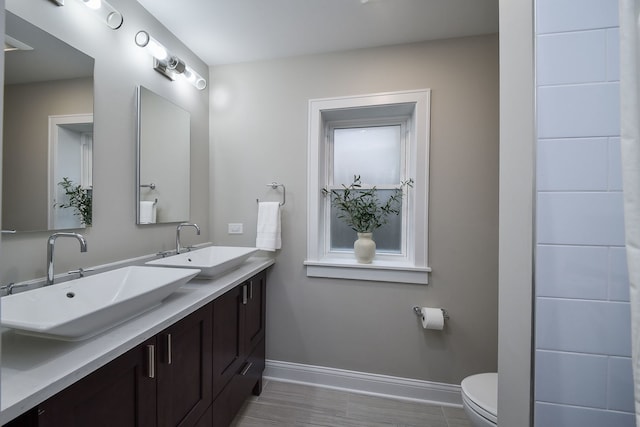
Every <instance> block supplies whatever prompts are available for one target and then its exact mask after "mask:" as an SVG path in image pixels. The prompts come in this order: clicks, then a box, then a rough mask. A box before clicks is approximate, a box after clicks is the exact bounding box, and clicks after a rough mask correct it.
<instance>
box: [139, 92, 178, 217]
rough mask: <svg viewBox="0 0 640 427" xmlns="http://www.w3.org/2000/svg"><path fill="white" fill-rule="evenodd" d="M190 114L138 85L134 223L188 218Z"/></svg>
mask: <svg viewBox="0 0 640 427" xmlns="http://www.w3.org/2000/svg"><path fill="white" fill-rule="evenodd" d="M190 129H191V115H190V114H189V112H188V111H186V110H184V109H182V108H180V107H179V106H177V105H175V104H173V103H172V102H170V101H168V100H167V99H165V98H163V97H161V96H159V95H158V94H156V93H154V92H152V91H150V90H149V89H147V88H145V87H143V86H139V87H138V171H137V182H136V186H137V191H136V193H137V202H138V204H137V219H136V223H137V224H155V223H167V222H181V221H188V220H189V206H190V191H191V190H190V176H191V175H190V162H191V136H190V135H191V130H190Z"/></svg>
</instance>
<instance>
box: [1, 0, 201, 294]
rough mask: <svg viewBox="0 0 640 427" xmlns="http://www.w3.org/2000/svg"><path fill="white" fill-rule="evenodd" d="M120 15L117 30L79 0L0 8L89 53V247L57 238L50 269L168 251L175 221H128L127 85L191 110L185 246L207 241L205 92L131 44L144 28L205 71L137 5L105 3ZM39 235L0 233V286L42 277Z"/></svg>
mask: <svg viewBox="0 0 640 427" xmlns="http://www.w3.org/2000/svg"><path fill="white" fill-rule="evenodd" d="M110 2H111V4H113V5H114V6H115V7H116V8H118V9H119V10H120V11H121V12H122V14H123V16H124V25H123V26H122V27H121V28H120V29H119V30H117V31H113V30H110V29H109V28H108V27H107V26H106V25H104V24H103V23H101V22H100V21H98V20H96V19H94V17H93V16H92V15H91V14H90V13H88V12H89V11H88V10H87V9H86V7H85V6H83V5H82V4H81V3H79V2H75V1H67V2H66V5H65V6H64V7H58V6H56V5H55V4H53V3H52V2H49V1H44V0H9V1H7V2H6V6H7V9H8V10H10V11H11V12H13V13H15V14H16V15H18V16H20V17H22V18H24V19H26V20H28V21H30V22H32V23H33V24H35V25H37V26H39V27H41V28H43V29H44V30H45V31H48V32H49V33H51V34H53V35H54V36H56V37H58V38H60V39H62V40H63V41H65V42H67V43H69V44H70V45H72V46H74V47H75V48H77V49H79V50H81V51H83V52H84V53H86V54H88V55H90V56H92V57H94V58H95V76H94V78H95V81H94V82H95V101H94V102H95V104H94V114H95V122H94V131H95V134H94V169H93V171H94V177H93V178H94V179H93V184H94V196H95V201H94V205H93V206H94V214H93V224H94V225H93V227H91V228H90V229H88V230H86V231H84V232H83V233H85V235H86V237H87V240H88V245H89V251H88V252H87V253H84V254H80V251H79V249H78V245H77V242H74V241H72V240H71V239H61V240H59V241H58V243H57V245H56V246H57V249H56V272H64V271H67V270H70V269H72V268H78V267H79V266H91V265H97V264H102V263H107V262H112V261H116V260H120V259H123V258H128V257H133V256H139V255H143V254H147V253H153V252H157V251H159V250H163V249H171V248H173V246H174V244H175V243H174V242H175V237H174V235H175V224H169V225H153V226H136V221H135V214H136V206H135V188H134V187H135V135H136V127H135V122H136V115H135V88H136V85H138V84H141V85H144V86H145V87H147V88H149V89H151V90H153V91H154V92H156V93H158V94H160V95H161V96H164V97H165V98H168V99H170V100H171V101H172V102H174V103H176V104H178V105H180V106H181V107H183V108H184V109H186V110H188V111H189V112H190V113H191V141H192V150H191V173H192V174H191V219H192V220H193V221H195V222H197V223H198V224H200V225H202V226H203V230H202V235H201V236H197V237H196V236H195V235H194V236H189V237H185V243H189V244H191V243H196V242H204V241H207V240H209V230H208V227H207V222H208V219H209V211H208V206H209V185H208V181H207V177H208V174H209V171H208V156H209V144H208V133H209V111H208V108H209V107H208V105H209V102H208V101H209V94H208V91H206V90H205V91H198V90H196V89H195V88H193V87H192V86H190V85H188V84H186V83H185V82H174V83H171V82H170V81H169V80H167V79H166V78H165V77H163V76H162V75H160V74H158V73H157V72H156V71H154V70H153V68H152V67H151V63H152V60H151V58H150V57H149V55H147V54H146V53H145V52H144V51H143V50H142V49H140V48H139V47H138V46H136V45H135V43H134V35H135V33H136V32H137V31H138V30H141V29H145V30H147V31H149V32H150V34H151V35H153V36H154V37H155V38H156V39H158V40H159V41H161V42H162V43H164V44H165V45H166V46H167V47H168V48H169V49H170V50H172V51H173V52H174V53H176V54H177V55H179V56H180V57H181V58H183V59H184V60H186V61H187V62H188V63H189V64H191V65H192V66H193V67H194V68H195V69H196V70H197V71H198V72H199V73H200V74H202V75H206V72H205V71H206V65H205V64H204V63H203V62H202V61H200V60H199V59H198V58H197V57H196V56H195V55H194V54H193V53H192V52H190V51H189V50H188V49H187V48H186V47H185V46H184V45H183V44H182V43H181V42H179V41H178V40H177V39H176V38H175V37H174V36H173V35H172V34H171V33H169V31H167V30H166V29H165V28H164V27H163V26H161V25H160V24H159V23H158V22H157V21H156V20H155V18H153V17H152V16H151V15H150V14H149V13H148V12H147V11H146V10H145V9H143V8H142V6H141V5H140V4H139V3H137V2H135V1H129V0H110ZM47 235H48V233H47V232H36V233H22V234H17V235H9V236H7V235H3V236H2V240H3V241H2V257H1V258H0V284H6V283H8V282H11V281H20V280H26V279H31V278H34V277H42V276H44V274H45V258H46V246H45V243H46V238H47Z"/></svg>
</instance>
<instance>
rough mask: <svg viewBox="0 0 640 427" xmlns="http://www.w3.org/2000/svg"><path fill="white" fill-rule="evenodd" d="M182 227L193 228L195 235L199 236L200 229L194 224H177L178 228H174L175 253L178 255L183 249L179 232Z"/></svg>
mask: <svg viewBox="0 0 640 427" xmlns="http://www.w3.org/2000/svg"><path fill="white" fill-rule="evenodd" d="M182 227H194V228H195V229H196V234H197V235H198V236H199V235H200V227H198V224H196V223H195V222H183V223H182V224H178V228H176V253H177V254H179V253H180V252H181V251H182V249H183V247H182V245H181V244H180V230H181V229H182Z"/></svg>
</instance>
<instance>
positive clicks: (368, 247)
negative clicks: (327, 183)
mask: <svg viewBox="0 0 640 427" xmlns="http://www.w3.org/2000/svg"><path fill="white" fill-rule="evenodd" d="M405 186H406V187H413V179H409V180H407V181H403V182H401V183H400V186H399V187H397V188H395V189H394V190H393V192H392V194H391V196H390V197H389V198H388V199H387V201H386V202H384V203H382V202H380V200H379V198H378V189H377V188H376V187H375V186H374V187H372V188H369V189H362V184H361V182H360V175H354V176H353V182H352V183H351V184H349V185H348V186H347V185H344V184H342V189H339V190H327V189H326V188H323V189H322V193H323V194H324V195H325V196H327V195H329V196H330V197H331V205H332V206H333V207H335V208H336V209H338V218H339V219H341V220H343V221H344V222H345V223H346V224H347V225H348V226H349V227H351V229H353V230H354V231H355V232H356V233H358V240H356V241H355V242H354V245H353V250H354V254H355V256H356V260H357V261H358V262H359V263H363V264H369V263H371V261H372V260H373V257H374V256H375V252H376V243H375V241H373V238H372V237H373V231H374V230H376V229H378V228H380V227H382V226H383V225H385V224H386V223H387V222H388V221H389V215H392V214H393V215H398V214H399V213H400V209H401V207H402V196H403V195H404V192H403V188H404V187H405Z"/></svg>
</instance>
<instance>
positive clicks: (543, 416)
mask: <svg viewBox="0 0 640 427" xmlns="http://www.w3.org/2000/svg"><path fill="white" fill-rule="evenodd" d="M534 420H535V426H536V427H605V426H606V427H635V425H636V421H635V416H634V414H629V413H624V412H612V411H606V410H601V409H590V408H581V407H576V406H565V405H553V404H548V403H536V406H535V417H534Z"/></svg>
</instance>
